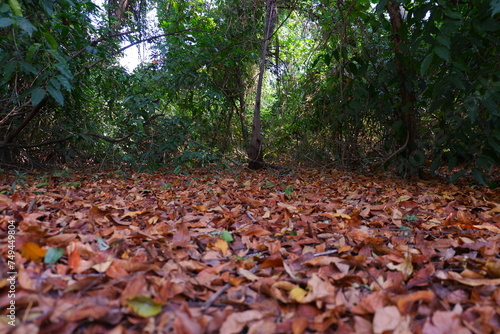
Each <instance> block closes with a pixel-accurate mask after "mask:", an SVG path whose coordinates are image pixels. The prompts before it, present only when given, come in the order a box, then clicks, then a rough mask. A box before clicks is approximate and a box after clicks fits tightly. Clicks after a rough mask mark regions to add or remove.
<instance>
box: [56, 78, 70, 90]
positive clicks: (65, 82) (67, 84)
mask: <svg viewBox="0 0 500 334" xmlns="http://www.w3.org/2000/svg"><path fill="white" fill-rule="evenodd" d="M56 79H57V80H58V81H59V83H60V84H61V85H62V86H63V87H64V89H66V91H68V92H71V89H72V88H73V87H72V86H71V83H70V82H69V81H68V79H67V78H66V77H65V76H62V75H58V76H57V77H56Z"/></svg>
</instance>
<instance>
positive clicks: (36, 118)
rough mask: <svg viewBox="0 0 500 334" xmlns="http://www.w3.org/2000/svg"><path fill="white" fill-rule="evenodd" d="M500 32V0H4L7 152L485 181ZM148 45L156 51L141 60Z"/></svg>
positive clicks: (498, 126) (38, 162) (23, 158)
mask: <svg viewBox="0 0 500 334" xmlns="http://www.w3.org/2000/svg"><path fill="white" fill-rule="evenodd" d="M148 14H149V15H148ZM151 15H154V16H155V17H156V20H155V21H151V20H150V19H149V18H148V17H149V16H151ZM499 30H500V2H499V1H497V0H467V1H445V0H438V1H429V0H416V1H398V0H382V1H366V0H345V1H340V0H337V1H332V0H310V1H305V0H293V1H283V0H267V1H257V0H249V1H239V0H225V1H224V0H212V1H199V0H192V1H183V0H179V1H174V0H149V1H136V0H131V1H117V0H108V1H103V2H99V3H98V2H97V1H90V0H59V1H47V0H30V1H20V0H8V1H3V2H1V4H0V73H1V74H2V75H1V77H0V80H1V85H0V101H1V107H0V136H1V137H0V160H1V162H2V164H3V165H6V166H12V165H20V164H23V165H28V166H33V167H43V166H51V165H61V164H75V165H79V166H86V165H100V166H113V167H120V166H124V165H127V166H132V167H136V168H139V169H156V168H159V167H161V166H165V165H166V166H171V167H172V168H177V170H182V168H184V167H190V166H200V165H208V164H213V163H221V164H232V163H235V162H236V163H246V162H248V163H249V167H251V168H261V167H266V166H268V162H269V163H273V164H282V165H290V164H295V163H305V164H312V165H315V166H318V165H320V166H334V167H337V168H346V169H355V170H360V171H366V170H372V171H373V170H378V169H383V168H390V169H392V170H394V171H397V172H398V173H399V174H400V175H402V176H407V177H408V176H421V175H423V173H427V172H431V173H435V172H437V171H439V172H440V173H446V174H447V175H449V176H450V177H451V180H452V181H454V180H456V179H457V178H459V177H461V176H463V175H464V174H466V173H471V174H472V176H473V177H474V178H475V179H476V181H477V182H479V183H481V184H483V185H484V184H487V183H489V182H491V179H492V176H493V173H494V171H495V167H497V166H498V163H499V161H500V111H499V107H498V103H499V101H500V68H499V64H500V62H499V61H498V59H499V55H498V52H499V45H500V34H499ZM136 45H145V46H147V47H148V48H150V50H151V52H150V56H148V59H145V60H144V61H143V62H142V64H140V65H139V66H138V67H137V68H136V69H135V70H133V71H132V72H128V71H127V70H125V69H124V68H123V67H122V66H121V65H120V62H119V59H120V56H121V55H122V53H123V51H124V50H125V49H126V48H129V47H134V46H136ZM256 162H258V163H256ZM442 171H444V172H442Z"/></svg>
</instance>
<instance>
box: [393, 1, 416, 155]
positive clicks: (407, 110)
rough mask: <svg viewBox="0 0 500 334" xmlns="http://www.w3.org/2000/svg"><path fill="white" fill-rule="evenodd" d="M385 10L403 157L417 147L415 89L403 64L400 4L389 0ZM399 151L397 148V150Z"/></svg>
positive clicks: (399, 142) (399, 141) (399, 139)
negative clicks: (397, 93)
mask: <svg viewBox="0 0 500 334" xmlns="http://www.w3.org/2000/svg"><path fill="white" fill-rule="evenodd" d="M387 11H388V12H389V18H390V22H391V30H392V41H393V43H394V56H395V57H394V58H395V62H396V70H397V74H398V77H399V80H400V85H399V91H400V94H401V105H400V106H398V107H397V108H396V110H395V111H396V113H395V117H396V119H397V120H401V122H402V124H403V131H401V133H400V135H399V136H398V137H397V139H398V144H399V145H403V146H404V148H403V149H402V150H401V153H402V154H403V155H404V157H405V158H408V157H409V156H410V155H411V154H412V152H413V151H414V150H415V149H416V148H417V147H416V141H417V140H418V126H417V124H418V115H417V112H416V107H415V102H416V100H417V99H416V97H415V91H414V89H413V88H412V86H413V85H412V83H411V78H410V70H409V69H408V68H407V66H406V65H405V64H404V62H403V59H404V56H405V55H404V52H403V49H402V48H401V45H402V44H403V43H404V42H403V40H402V38H401V34H400V33H401V25H402V24H403V17H402V15H401V10H400V4H399V3H398V1H396V0H389V1H388V3H387ZM398 151H399V150H398Z"/></svg>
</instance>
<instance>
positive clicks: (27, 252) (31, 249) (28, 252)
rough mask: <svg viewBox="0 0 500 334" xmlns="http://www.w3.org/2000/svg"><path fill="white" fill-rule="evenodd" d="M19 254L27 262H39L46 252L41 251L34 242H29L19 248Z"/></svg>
mask: <svg viewBox="0 0 500 334" xmlns="http://www.w3.org/2000/svg"><path fill="white" fill-rule="evenodd" d="M21 254H22V255H23V256H24V257H25V258H26V259H27V260H33V261H41V260H42V258H43V257H44V256H45V254H46V250H44V249H42V248H41V247H40V246H38V245H37V244H35V243H34V242H31V241H29V242H27V243H25V244H24V245H23V246H22V247H21Z"/></svg>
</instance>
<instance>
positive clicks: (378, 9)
mask: <svg viewBox="0 0 500 334" xmlns="http://www.w3.org/2000/svg"><path fill="white" fill-rule="evenodd" d="M387 1H388V0H380V1H379V2H378V4H377V7H376V9H375V12H376V13H377V14H381V13H382V12H383V11H384V8H385V5H387Z"/></svg>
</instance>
